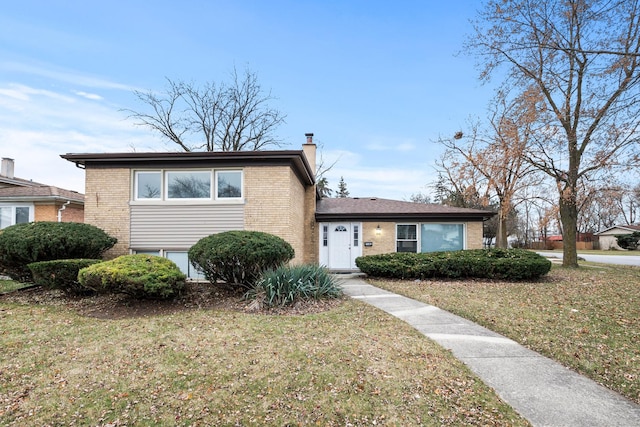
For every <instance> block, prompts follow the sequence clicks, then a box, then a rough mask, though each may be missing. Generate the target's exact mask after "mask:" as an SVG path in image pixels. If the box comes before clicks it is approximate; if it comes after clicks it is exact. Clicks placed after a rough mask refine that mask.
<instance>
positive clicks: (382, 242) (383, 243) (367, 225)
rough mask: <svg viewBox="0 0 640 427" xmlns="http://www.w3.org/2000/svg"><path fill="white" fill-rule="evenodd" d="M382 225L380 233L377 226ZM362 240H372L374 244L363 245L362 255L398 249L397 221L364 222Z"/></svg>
mask: <svg viewBox="0 0 640 427" xmlns="http://www.w3.org/2000/svg"><path fill="white" fill-rule="evenodd" d="M378 225H379V226H380V234H376V228H377V227H378ZM362 241H363V242H372V243H373V246H364V243H363V247H362V255H378V254H386V253H389V252H395V251H396V223H395V222H363V223H362Z"/></svg>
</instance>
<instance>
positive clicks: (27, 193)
mask: <svg viewBox="0 0 640 427" xmlns="http://www.w3.org/2000/svg"><path fill="white" fill-rule="evenodd" d="M14 169H15V163H14V161H13V159H9V158H6V157H5V158H3V159H2V166H1V168H0V229H2V228H6V227H9V226H11V225H15V224H20V223H25V222H33V221H62V222H83V220H84V195H83V194H81V193H78V192H76V191H71V190H65V189H64V188H59V187H55V186H51V185H46V184H41V183H39V182H33V181H30V180H27V179H23V178H18V177H16V176H14Z"/></svg>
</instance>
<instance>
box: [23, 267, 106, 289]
mask: <svg viewBox="0 0 640 427" xmlns="http://www.w3.org/2000/svg"><path fill="white" fill-rule="evenodd" d="M99 262H102V260H101V259H60V260H52V261H40V262H32V263H31V264H28V265H27V267H29V270H31V274H32V275H33V282H34V283H35V284H36V285H40V286H42V287H43V288H46V289H60V290H62V291H63V292H64V293H66V294H70V295H86V294H89V293H91V292H92V291H91V290H90V289H87V288H85V287H84V286H82V285H81V284H80V282H79V281H78V272H79V271H80V270H81V269H83V268H85V267H89V266H90V265H93V264H97V263H99Z"/></svg>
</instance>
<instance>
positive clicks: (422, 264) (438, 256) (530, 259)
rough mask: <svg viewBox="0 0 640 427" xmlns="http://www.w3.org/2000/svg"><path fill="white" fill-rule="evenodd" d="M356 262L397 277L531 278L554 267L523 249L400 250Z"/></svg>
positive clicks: (377, 274) (379, 274)
mask: <svg viewBox="0 0 640 427" xmlns="http://www.w3.org/2000/svg"><path fill="white" fill-rule="evenodd" d="M356 265H357V266H358V268H359V269H360V271H362V272H363V273H366V274H368V275H370V276H374V277H387V278H395V279H426V278H435V277H442V278H460V277H477V278H490V279H505V280H531V279H537V278H539V277H541V276H543V275H545V274H547V273H548V272H549V270H551V261H549V260H548V259H546V258H545V257H543V256H541V255H539V254H536V253H535V252H530V251H526V250H523V249H472V250H465V251H455V252H428V253H407V252H398V253H389V254H381V255H369V256H363V257H359V258H357V259H356Z"/></svg>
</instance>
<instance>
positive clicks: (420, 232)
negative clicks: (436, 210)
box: [396, 223, 464, 252]
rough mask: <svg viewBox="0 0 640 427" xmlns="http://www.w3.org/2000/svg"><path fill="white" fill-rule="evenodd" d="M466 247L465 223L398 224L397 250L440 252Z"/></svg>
mask: <svg viewBox="0 0 640 427" xmlns="http://www.w3.org/2000/svg"><path fill="white" fill-rule="evenodd" d="M462 249H464V224H461V223H422V224H398V225H396V251H397V252H438V251H457V250H462Z"/></svg>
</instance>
